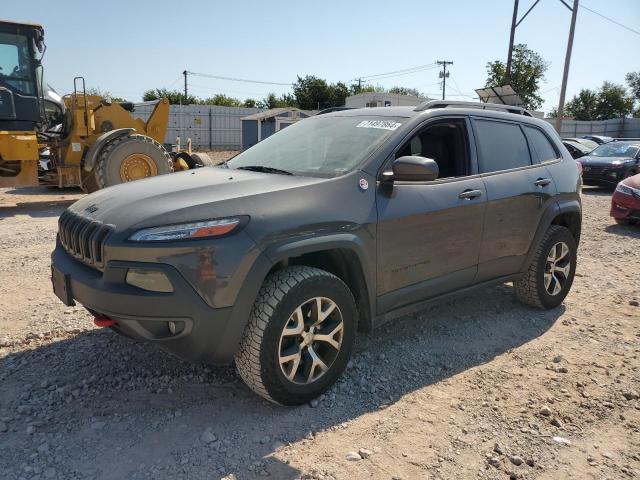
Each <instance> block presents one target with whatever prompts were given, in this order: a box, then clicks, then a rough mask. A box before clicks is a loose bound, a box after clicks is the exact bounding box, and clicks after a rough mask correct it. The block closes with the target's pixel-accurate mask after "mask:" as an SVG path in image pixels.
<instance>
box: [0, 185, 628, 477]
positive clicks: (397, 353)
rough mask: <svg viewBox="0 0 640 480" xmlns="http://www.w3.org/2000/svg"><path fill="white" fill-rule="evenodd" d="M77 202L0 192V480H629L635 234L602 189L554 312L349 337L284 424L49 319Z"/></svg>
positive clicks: (478, 307)
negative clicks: (340, 360)
mask: <svg viewBox="0 0 640 480" xmlns="http://www.w3.org/2000/svg"><path fill="white" fill-rule="evenodd" d="M78 197H79V194H77V193H76V192H73V191H68V192H67V191H65V192H59V191H57V190H46V189H33V190H28V189H22V190H6V189H5V190H0V284H1V285H2V290H3V295H2V297H1V298H0V329H1V330H0V472H2V474H1V475H0V476H1V477H2V479H3V480H15V479H65V480H71V479H125V478H126V479H133V480H136V479H152V478H153V479H213V478H227V479H232V478H237V479H245V478H256V477H269V476H270V477H272V478H277V479H297V478H304V479H349V480H355V479H360V478H362V479H365V478H367V479H368V478H376V479H378V478H380V479H414V478H429V479H431V478H433V479H454V478H455V479H459V478H481V479H494V478H495V479H508V478H519V479H520V478H522V479H538V478H545V479H560V478H561V479H591V478H593V479H605V478H608V479H624V478H639V477H640V400H639V399H638V392H639V391H640V384H639V380H640V371H639V368H638V367H639V365H640V362H639V361H638V354H639V353H640V325H639V320H640V308H639V307H638V300H640V271H639V263H638V253H639V252H640V227H621V226H617V225H615V224H614V223H613V222H612V220H611V219H610V218H609V217H608V206H609V201H610V195H609V194H608V193H606V192H604V191H601V190H598V189H589V190H585V192H584V194H583V201H584V211H585V214H584V223H583V239H582V243H581V245H580V250H579V264H578V269H577V276H576V280H575V283H574V287H573V291H572V293H571V294H570V295H569V297H568V298H567V300H566V302H565V304H564V305H563V306H561V307H560V308H557V309H555V310H553V311H549V312H542V311H538V310H533V309H530V308H527V307H524V306H522V305H521V304H519V303H518V302H517V301H516V300H515V298H514V295H513V293H512V287H511V286H510V285H502V286H496V287H491V288H486V289H484V290H480V291H477V292H476V293H473V294H467V295H465V296H462V297H458V298H456V299H455V300H451V301H448V302H445V303H441V304H438V305H434V306H433V307H431V308H429V309H427V310H424V311H422V312H420V313H418V314H416V315H414V316H411V317H405V318H403V319H400V320H398V321H396V322H394V323H392V324H389V325H387V326H386V327H382V328H381V329H378V330H377V331H376V332H374V333H373V334H371V335H368V336H361V338H360V339H359V342H358V353H357V354H356V355H355V356H354V358H353V360H352V362H350V364H349V368H348V370H347V372H346V374H345V375H344V377H343V379H341V380H340V381H339V382H338V383H337V384H336V385H335V387H334V388H332V389H331V391H330V392H329V393H328V394H327V395H325V396H324V397H323V398H321V399H320V400H319V401H317V402H316V401H314V402H312V403H311V404H310V405H305V406H302V407H298V408H280V407H277V406H274V405H271V404H269V403H266V402H265V401H263V400H261V399H260V398H259V397H257V396H256V395H254V394H252V393H251V392H250V391H249V390H248V389H247V388H246V387H245V386H244V385H243V384H242V383H241V381H240V380H239V378H238V376H237V375H236V373H235V371H234V370H233V368H232V367H231V366H222V367H206V366H203V365H190V364H187V363H184V362H182V361H180V360H177V359H175V358H173V357H171V356H168V355H167V354H165V353H163V352H161V351H159V350H158V349H156V348H153V347H152V346H148V345H145V344H142V343H135V342H133V341H130V340H127V339H125V338H122V337H120V336H118V335H116V334H114V333H112V332H111V331H109V330H107V329H97V328H95V327H94V326H93V323H92V321H91V317H90V316H89V314H88V313H86V312H85V311H84V310H83V309H82V308H80V307H76V308H68V307H65V306H64V305H62V303H60V302H59V301H58V300H57V298H56V297H54V295H53V293H52V292H51V288H50V283H49V253H50V251H51V250H52V248H53V245H54V239H55V231H56V220H57V216H58V215H59V214H60V213H61V211H62V210H63V208H64V207H66V206H67V205H68V204H69V203H70V202H72V201H73V200H74V199H76V198H78Z"/></svg>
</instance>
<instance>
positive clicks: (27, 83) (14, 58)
mask: <svg viewBox="0 0 640 480" xmlns="http://www.w3.org/2000/svg"><path fill="white" fill-rule="evenodd" d="M32 77H33V75H32V74H31V54H30V52H29V39H28V38H27V37H26V36H25V35H18V34H11V33H0V80H2V81H4V82H5V83H6V84H8V85H10V86H12V87H13V88H15V89H16V90H18V91H20V92H22V93H26V94H28V95H33V94H34V92H35V83H34V81H33V78H32Z"/></svg>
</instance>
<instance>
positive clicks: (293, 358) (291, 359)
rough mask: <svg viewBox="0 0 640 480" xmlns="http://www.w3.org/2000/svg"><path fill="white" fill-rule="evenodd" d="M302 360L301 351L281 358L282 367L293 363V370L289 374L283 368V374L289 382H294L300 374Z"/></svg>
mask: <svg viewBox="0 0 640 480" xmlns="http://www.w3.org/2000/svg"><path fill="white" fill-rule="evenodd" d="M301 359H302V355H301V352H300V349H298V351H297V352H296V353H292V354H291V355H286V356H284V357H283V356H281V357H280V366H282V367H284V366H285V365H286V364H288V363H292V365H291V369H290V370H289V372H288V373H287V372H285V369H284V368H283V372H284V373H285V375H286V377H287V378H288V379H289V380H293V379H294V378H295V376H296V373H298V367H299V366H300V360H301Z"/></svg>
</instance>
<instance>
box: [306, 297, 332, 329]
mask: <svg viewBox="0 0 640 480" xmlns="http://www.w3.org/2000/svg"><path fill="white" fill-rule="evenodd" d="M323 300H324V301H325V302H326V303H328V306H326V308H325V309H324V310H323V309H322V301H323ZM335 309H336V304H335V303H334V302H332V301H331V300H329V299H328V298H320V297H318V298H316V301H315V306H314V309H313V311H314V319H315V321H314V322H313V323H312V325H311V326H312V327H317V326H318V325H320V324H321V323H322V322H324V321H325V320H326V319H327V317H328V316H329V315H331V313H332V312H333V311H334V310H335Z"/></svg>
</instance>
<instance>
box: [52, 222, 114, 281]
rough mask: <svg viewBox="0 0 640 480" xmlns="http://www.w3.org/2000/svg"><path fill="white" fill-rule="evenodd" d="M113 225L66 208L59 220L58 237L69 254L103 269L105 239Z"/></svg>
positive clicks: (86, 263) (89, 264) (91, 265)
mask: <svg viewBox="0 0 640 480" xmlns="http://www.w3.org/2000/svg"><path fill="white" fill-rule="evenodd" d="M112 230H113V225H105V224H103V223H102V222H100V221H97V220H92V219H90V218H86V217H82V216H80V215H78V214H75V213H73V212H70V211H69V210H66V211H65V212H64V213H63V214H62V215H61V216H60V219H59V220H58V238H59V240H60V244H61V245H62V246H63V248H64V249H65V250H66V251H67V253H69V255H71V256H73V257H74V258H76V259H78V260H79V261H81V262H82V263H84V264H85V265H88V266H90V267H94V268H97V269H98V270H103V268H104V262H103V250H104V241H105V240H106V239H107V237H108V236H109V234H110V233H111V231H112Z"/></svg>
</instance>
